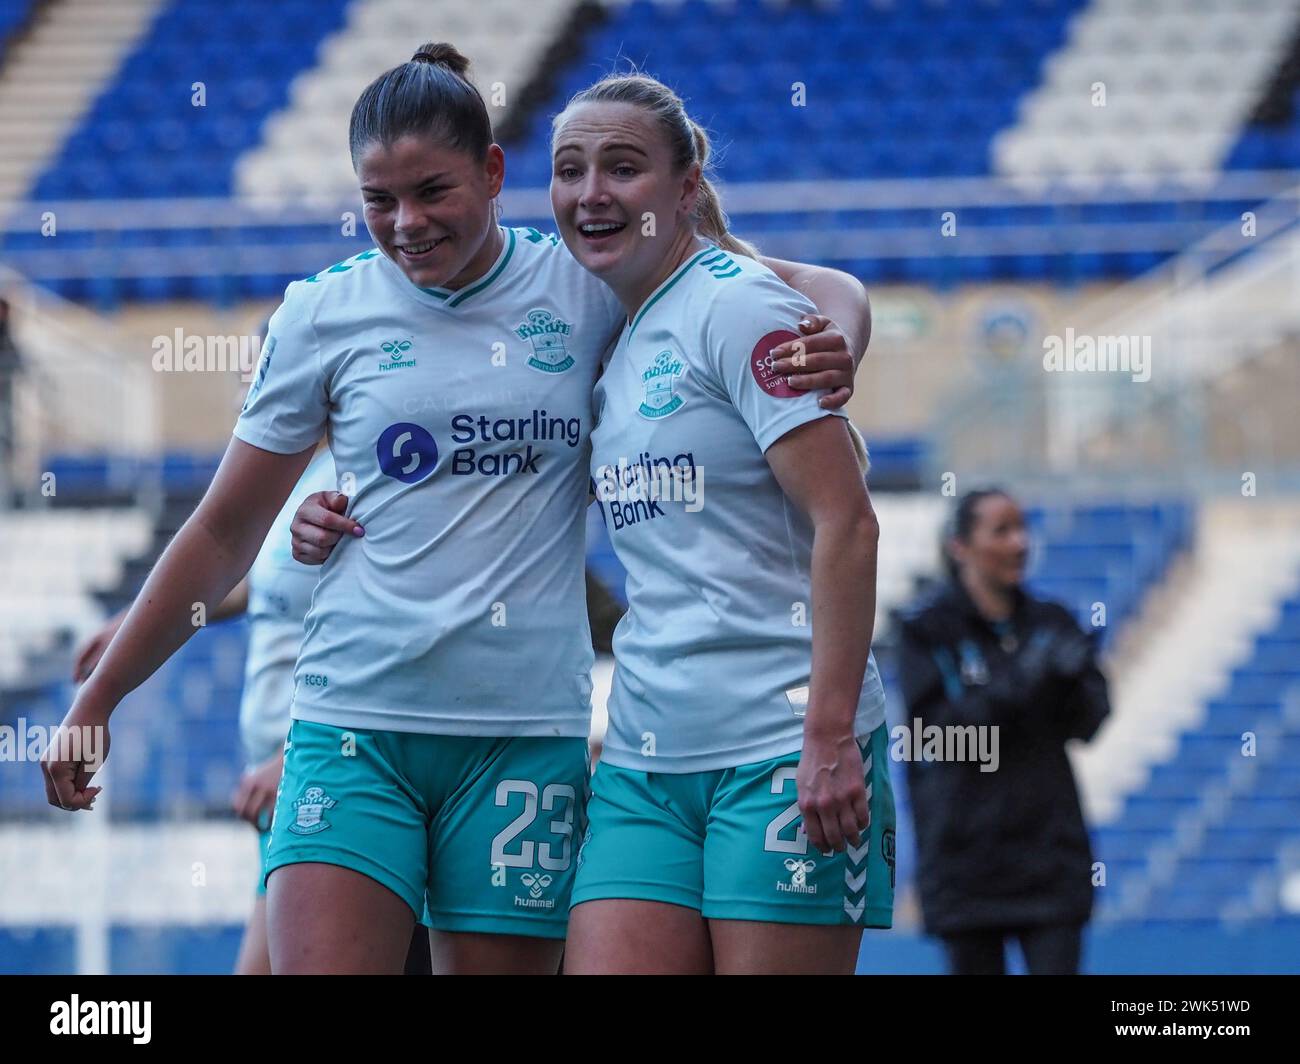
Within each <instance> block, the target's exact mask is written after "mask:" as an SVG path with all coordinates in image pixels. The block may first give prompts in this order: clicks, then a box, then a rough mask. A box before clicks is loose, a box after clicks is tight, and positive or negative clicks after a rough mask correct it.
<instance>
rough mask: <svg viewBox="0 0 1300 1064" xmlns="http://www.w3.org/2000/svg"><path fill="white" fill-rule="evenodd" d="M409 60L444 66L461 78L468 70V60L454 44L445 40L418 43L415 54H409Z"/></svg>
mask: <svg viewBox="0 0 1300 1064" xmlns="http://www.w3.org/2000/svg"><path fill="white" fill-rule="evenodd" d="M411 62H412V63H429V64H431V65H434V66H445V67H446V68H447V69H448V70H450V71H451V72H452V73H453V74H456V75H457V76H459V77H462V78H463V77H465V76H466V75H467V74H468V72H469V60H468V59H466V58H465V57H464V56H463V55H461V54H460V52H459V51H457V50H456V47H455V45H451V44H447V43H445V42H440V43H438V44H433V43H430V44H422V45H420V47H419V49H417V50H416V53H415V55H413V56H411Z"/></svg>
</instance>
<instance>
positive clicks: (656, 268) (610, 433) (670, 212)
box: [551, 74, 894, 974]
mask: <svg viewBox="0 0 1300 1064" xmlns="http://www.w3.org/2000/svg"><path fill="white" fill-rule="evenodd" d="M552 150H553V156H554V167H553V174H552V180H551V204H552V207H553V209H554V212H555V218H556V222H557V225H558V226H559V229H560V233H561V235H562V236H563V238H564V241H565V243H566V244H567V245H568V247H569V249H570V250H571V251H572V252H573V255H574V257H575V258H576V259H577V260H578V261H579V262H580V263H582V265H583V266H585V267H586V268H587V269H588V270H590V271H591V272H592V273H594V274H595V275H596V276H597V277H599V278H600V279H601V280H603V281H604V282H605V283H606V284H608V285H609V286H610V288H611V289H612V290H613V291H614V293H615V295H616V296H617V297H618V299H619V302H620V303H621V304H622V306H623V309H624V311H625V314H626V320H625V323H624V326H623V330H622V333H621V335H620V337H619V340H618V343H617V345H616V346H615V348H614V350H613V353H612V354H611V355H609V356H608V357H607V359H606V364H605V369H604V372H603V373H602V375H601V377H600V380H599V381H598V382H597V385H596V396H595V405H596V427H595V429H594V431H593V433H592V456H591V474H592V479H593V481H594V483H595V491H596V498H597V501H598V502H599V503H600V505H601V508H602V511H603V513H604V516H605V520H606V525H607V528H608V530H609V533H610V539H611V541H612V543H613V545H614V549H615V551H616V552H617V553H618V556H619V558H620V560H621V561H622V562H623V564H624V566H625V567H626V568H627V571H628V602H629V608H628V612H627V615H626V616H625V617H624V618H623V620H622V621H621V622H620V623H619V626H618V629H617V631H616V632H615V635H614V657H615V673H614V683H613V689H612V693H611V696H610V702H609V717H610V720H609V727H608V729H607V731H606V735H605V742H604V748H603V752H602V756H601V762H600V764H599V766H598V767H597V769H596V773H595V776H594V777H593V780H592V796H591V798H590V800H589V803H588V809H587V814H588V830H587V832H586V834H585V836H584V839H583V844H582V847H581V849H580V850H579V853H578V873H577V881H576V883H575V885H574V890H573V910H572V916H571V919H570V924H569V940H568V947H567V950H566V953H565V966H566V967H565V970H566V971H568V972H573V973H682V974H706V973H711V972H716V973H801V972H824V973H841V974H851V973H852V972H853V970H854V968H855V965H856V960H857V955H858V950H859V946H860V942H861V935H862V930H863V928H864V927H868V926H874V927H888V926H889V925H890V923H891V920H892V911H893V875H892V862H893V841H894V808H893V797H892V792H891V790H890V783H889V772H888V766H889V758H888V752H887V740H886V734H885V724H884V692H883V689H882V687H881V683H880V676H879V673H878V672H877V669H876V665H875V661H874V659H873V657H872V655H871V652H870V648H871V635H872V623H873V617H874V614H875V581H876V543H877V537H878V528H877V524H876V518H875V514H874V512H873V510H872V506H871V500H870V498H869V496H868V493H867V489H866V485H865V483H864V479H863V476H862V472H861V468H860V465H859V455H858V454H857V453H855V433H854V432H853V430H852V427H851V426H850V425H849V422H848V421H847V420H846V419H844V418H843V417H842V416H838V412H835V411H828V410H827V409H825V408H824V407H823V406H821V405H819V403H818V400H817V397H816V396H815V395H813V394H810V393H808V392H803V391H798V390H796V389H794V388H791V387H790V385H789V383H788V382H787V381H786V379H785V378H783V377H782V376H781V372H780V366H778V365H774V363H773V358H774V351H784V350H788V349H789V347H790V345H792V344H793V343H796V342H798V332H797V330H798V325H799V322H800V321H801V320H802V319H804V318H805V317H806V316H807V315H809V314H811V312H812V310H813V308H812V306H811V304H810V303H809V302H808V301H807V300H806V299H805V298H804V297H803V296H801V295H800V294H799V293H798V292H796V291H794V290H792V289H791V288H790V287H788V286H787V285H786V284H784V283H783V282H782V281H781V279H780V278H779V277H778V276H777V275H776V274H774V273H773V272H772V271H771V270H770V269H768V268H767V267H766V266H765V265H763V264H762V263H760V262H759V261H757V260H756V257H755V251H754V249H753V248H752V247H750V246H749V245H747V244H745V243H743V242H742V241H740V240H738V239H736V238H735V237H733V236H732V235H731V234H730V233H729V232H728V231H727V225H726V217H725V215H724V214H723V211H722V207H721V204H720V202H719V200H718V196H717V192H716V190H715V189H714V187H713V185H712V183H711V182H710V180H709V175H708V168H709V166H708V164H709V157H708V156H709V144H708V138H707V136H706V135H705V134H704V132H703V130H701V129H700V127H699V126H698V125H696V124H695V123H694V122H692V121H691V120H690V118H689V117H688V116H687V114H686V112H685V109H684V107H683V104H682V101H681V100H680V99H679V98H678V97H677V96H676V95H675V94H674V93H673V92H672V91H671V90H670V89H668V88H667V87H666V86H664V85H662V84H661V83H659V82H658V81H655V80H654V79H653V78H649V77H645V76H643V75H639V74H632V75H621V76H614V77H609V78H606V79H604V80H603V81H601V82H599V83H598V84H596V85H594V86H592V87H591V88H590V89H587V90H585V91H583V92H580V93H578V95H577V96H575V97H574V98H573V100H572V101H570V103H569V105H568V107H567V108H566V109H565V110H564V112H563V113H562V114H560V115H559V116H558V117H557V118H556V120H555V123H554V127H553V135H552Z"/></svg>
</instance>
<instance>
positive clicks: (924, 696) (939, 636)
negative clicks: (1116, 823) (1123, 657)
mask: <svg viewBox="0 0 1300 1064" xmlns="http://www.w3.org/2000/svg"><path fill="white" fill-rule="evenodd" d="M943 549H944V559H945V564H946V567H947V569H948V577H949V578H948V580H947V581H946V582H945V583H944V584H943V585H942V586H940V587H939V588H938V589H937V590H935V591H933V592H931V593H930V594H928V595H927V596H926V597H925V598H924V599H923V600H922V601H921V602H920V603H919V604H917V605H916V606H915V607H914V608H913V609H911V610H910V611H909V612H907V613H906V614H904V615H903V616H902V617H901V619H900V628H901V657H900V661H899V674H900V681H901V684H902V688H903V699H904V702H905V703H906V707H907V720H906V722H905V723H906V726H907V729H908V732H909V733H911V732H917V733H919V734H914V735H912V736H911V742H910V743H909V744H908V750H910V751H912V752H913V753H914V752H915V751H916V750H917V749H919V748H920V749H930V748H929V747H927V746H925V745H924V743H923V740H922V737H928V736H932V735H938V734H944V735H956V734H958V733H960V735H961V737H962V742H961V743H960V744H958V743H951V744H948V743H945V744H943V745H942V747H941V748H938V749H934V750H931V753H935V754H938V755H939V756H934V757H931V759H929V760H925V759H924V758H917V757H915V756H907V769H908V784H909V789H910V791H911V800H912V811H913V820H914V823H915V827H916V840H917V863H918V869H917V879H918V885H919V889H920V896H921V910H922V913H923V916H924V923H925V929H926V931H928V932H929V933H930V934H933V935H937V936H939V937H940V938H942V939H943V943H944V947H945V950H946V952H947V955H948V963H949V967H950V970H951V971H952V972H953V973H954V974H959V975H960V974H999V973H1002V972H1003V971H1004V964H1005V959H1004V944H1005V941H1006V940H1007V939H1008V938H1015V939H1018V940H1019V942H1020V946H1021V949H1022V951H1023V953H1024V956H1025V961H1026V965H1027V967H1028V969H1029V971H1030V972H1031V973H1034V974H1049V973H1056V974H1066V973H1074V972H1077V971H1078V967H1079V957H1080V951H1081V942H1082V930H1083V925H1084V924H1085V923H1086V922H1087V920H1088V917H1089V915H1090V914H1091V911H1092V880H1091V875H1092V853H1091V850H1090V847H1089V844H1088V835H1087V830H1086V829H1085V827H1084V821H1083V813H1082V810H1081V809H1080V805H1079V796H1078V791H1077V789H1076V787H1075V781H1074V773H1073V772H1072V770H1071V768H1070V761H1069V758H1068V757H1067V755H1066V743H1067V741H1068V740H1070V739H1081V740H1084V741H1088V740H1090V739H1091V738H1092V737H1093V736H1094V735H1095V734H1096V733H1097V729H1098V728H1099V727H1100V726H1101V723H1102V721H1103V720H1105V718H1106V716H1107V714H1108V713H1109V712H1110V704H1109V700H1108V696H1107V690H1106V679H1105V677H1104V676H1103V675H1102V673H1101V670H1100V669H1099V668H1098V666H1097V655H1096V650H1095V648H1094V645H1093V642H1092V640H1091V639H1089V638H1088V636H1086V635H1085V634H1084V633H1083V631H1082V630H1081V629H1080V628H1079V626H1078V625H1077V624H1076V623H1075V621H1074V618H1073V617H1071V615H1070V614H1069V612H1068V611H1066V609H1065V608H1064V607H1062V606H1060V605H1057V604H1056V603H1053V602H1045V601H1042V600H1040V599H1036V598H1034V597H1033V596H1032V595H1030V594H1029V593H1028V592H1026V591H1025V589H1024V587H1023V581H1024V574H1025V564H1026V561H1027V560H1028V556H1029V538H1028V533H1027V530H1026V528H1025V519H1024V514H1023V513H1022V512H1021V509H1020V507H1019V506H1018V505H1017V504H1016V501H1015V500H1014V499H1013V498H1012V497H1011V496H1010V495H1009V494H1008V493H1007V492H1005V491H1003V490H1001V489H1000V488H992V489H988V490H981V491H972V492H969V493H967V494H966V495H965V496H963V497H962V499H961V500H960V501H959V503H958V505H957V509H956V513H955V515H954V518H953V522H952V526H951V529H950V531H949V534H948V536H947V537H946V540H945V543H944V547H943ZM934 728H937V729H940V731H931V730H930V729H934ZM936 746H937V744H936ZM954 750H957V751H964V755H959V756H960V757H961V759H960V760H957V759H951V757H949V758H948V759H945V755H951V753H952V752H953V751H954ZM975 752H978V756H971V755H972V754H973V753H975Z"/></svg>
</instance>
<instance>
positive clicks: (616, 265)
mask: <svg viewBox="0 0 1300 1064" xmlns="http://www.w3.org/2000/svg"><path fill="white" fill-rule="evenodd" d="M699 178H700V167H699V165H698V164H691V165H689V166H687V167H686V168H685V170H684V171H683V170H679V169H678V168H677V167H676V166H675V165H674V162H673V158H672V152H671V149H670V146H669V143H668V138H667V136H666V135H665V133H664V131H663V130H662V128H661V127H660V125H659V123H658V121H657V120H656V119H655V117H654V115H653V114H651V113H650V112H649V111H647V110H645V109H644V108H641V107H638V106H636V105H634V104H628V103H580V104H575V105H574V106H572V107H570V108H569V109H568V110H567V111H565V113H564V114H563V115H561V116H560V120H559V122H558V124H557V129H556V134H555V138H554V145H553V167H552V173H551V209H552V210H553V211H554V212H555V223H556V225H557V226H558V227H559V230H560V235H561V236H562V237H563V238H564V243H565V245H566V246H567V247H568V249H569V251H570V252H572V254H573V256H574V258H576V259H577V260H578V261H579V262H580V263H582V265H583V266H585V267H586V268H587V269H588V270H590V271H591V272H592V273H594V274H595V275H596V276H597V277H599V278H600V279H601V280H603V281H605V282H606V283H607V284H608V285H610V287H612V288H613V289H614V290H615V291H616V292H619V293H620V295H622V294H623V293H624V292H628V291H637V290H639V289H641V288H644V287H645V285H646V283H647V282H648V281H650V280H652V279H654V278H657V277H659V276H660V275H661V274H662V272H663V269H664V262H665V259H666V258H667V257H668V256H669V254H670V253H671V252H672V251H673V249H674V248H675V247H676V246H677V245H678V244H680V243H682V241H683V238H690V237H692V236H693V224H692V221H691V212H692V210H693V209H694V207H695V200H696V197H697V195H698V192H699ZM651 219H653V227H651V225H650V220H651Z"/></svg>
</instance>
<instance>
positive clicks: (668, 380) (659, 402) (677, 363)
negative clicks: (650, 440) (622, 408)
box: [637, 351, 686, 421]
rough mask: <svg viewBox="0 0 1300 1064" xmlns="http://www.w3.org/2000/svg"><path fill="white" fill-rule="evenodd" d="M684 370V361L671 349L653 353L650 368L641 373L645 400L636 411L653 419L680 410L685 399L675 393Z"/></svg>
mask: <svg viewBox="0 0 1300 1064" xmlns="http://www.w3.org/2000/svg"><path fill="white" fill-rule="evenodd" d="M685 372H686V363H685V361H683V360H682V359H681V358H680V357H678V356H677V355H674V354H673V353H672V352H671V351H660V352H659V354H657V355H655V358H654V361H653V362H652V363H650V368H649V369H647V370H646V371H645V372H644V373H642V374H641V383H642V384H644V385H645V402H643V403H642V404H641V405H640V406H639V407H637V413H638V414H640V415H641V416H642V417H647V418H649V419H650V420H651V421H655V420H657V419H659V418H661V417H667V416H668V415H669V414H671V413H674V412H675V411H677V410H680V409H681V407H682V404H683V403H684V402H686V400H685V399H683V398H682V397H681V396H680V395H678V394H677V385H678V384H680V383H681V379H682V375H683V374H685Z"/></svg>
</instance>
